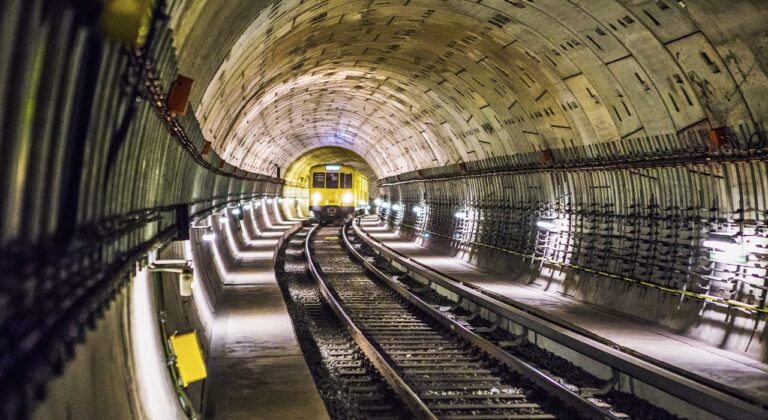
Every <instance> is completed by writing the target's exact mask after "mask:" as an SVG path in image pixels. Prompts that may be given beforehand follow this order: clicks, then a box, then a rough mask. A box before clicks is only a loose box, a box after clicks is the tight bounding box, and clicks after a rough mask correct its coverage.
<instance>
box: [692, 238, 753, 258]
mask: <svg viewBox="0 0 768 420" xmlns="http://www.w3.org/2000/svg"><path fill="white" fill-rule="evenodd" d="M701 246H703V247H704V248H710V251H709V259H710V260H711V261H716V262H722V263H727V264H744V263H746V262H747V253H746V252H744V246H743V244H741V243H739V242H737V241H736V238H734V237H733V236H731V235H727V234H717V233H710V234H709V235H707V239H705V240H704V241H703V242H702V243H701Z"/></svg>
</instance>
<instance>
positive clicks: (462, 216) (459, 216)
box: [454, 210, 469, 219]
mask: <svg viewBox="0 0 768 420" xmlns="http://www.w3.org/2000/svg"><path fill="white" fill-rule="evenodd" d="M468 216H469V213H467V211H466V210H459V211H457V212H456V214H454V217H456V218H457V219H466V218H467V217H468Z"/></svg>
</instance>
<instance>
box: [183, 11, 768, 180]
mask: <svg viewBox="0 0 768 420" xmlns="http://www.w3.org/2000/svg"><path fill="white" fill-rule="evenodd" d="M696 3H697V4H687V5H686V3H682V2H680V3H673V2H663V1H617V0H598V1H596V0H590V1H540V0H537V1H531V0H529V1H478V2H474V1H473V2H470V1H402V2H396V3H395V2H375V1H373V2H372V1H348V0H337V1H303V2H302V1H275V2H259V3H258V5H254V4H253V2H250V1H239V2H229V1H227V2H219V1H213V0H211V1H208V2H204V3H203V2H195V4H194V5H190V6H189V7H187V8H183V9H182V11H181V12H180V14H179V16H177V17H176V18H175V20H176V21H177V24H176V26H177V29H176V30H177V35H178V36H177V38H178V39H177V48H178V51H179V55H180V57H179V58H180V65H181V67H182V71H184V72H187V73H188V74H190V75H192V76H193V77H195V78H196V80H197V82H196V83H197V84H196V87H195V92H194V98H193V103H194V108H195V109H196V114H197V116H198V118H199V119H200V120H201V123H202V126H203V131H204V134H205V136H206V137H207V139H208V140H209V141H211V142H212V143H213V147H214V148H215V149H216V150H217V151H218V152H219V153H220V154H221V155H222V156H223V157H224V158H225V159H227V160H228V161H229V162H230V163H232V164H234V165H236V166H239V167H241V168H243V169H246V170H249V171H255V172H261V173H270V172H272V170H273V168H274V166H275V165H284V164H287V163H288V162H292V161H294V160H296V159H297V158H299V157H300V156H301V155H302V154H304V153H306V152H307V151H309V150H312V149H315V148H318V147H323V146H336V147H341V148H346V149H349V150H352V151H354V152H356V153H358V154H360V155H361V156H363V157H364V158H365V159H366V160H367V161H368V162H369V163H370V165H371V167H372V169H373V171H374V172H375V173H376V176H377V177H379V178H381V177H386V176H390V175H394V174H398V173H402V172H407V171H411V170H415V169H420V168H427V167H435V166H442V165H446V164H450V163H456V162H462V161H465V162H466V161H474V160H480V159H485V158H490V157H494V156H503V155H514V154H517V153H525V152H530V151H536V150H545V149H556V148H564V147H570V146H579V145H589V144H595V143H601V142H610V141H616V140H619V139H624V138H631V137H643V136H647V135H660V134H670V133H675V132H682V131H685V130H690V129H701V128H703V129H708V128H711V127H719V126H724V125H734V124H737V123H740V122H744V121H765V120H766V118H765V117H766V115H765V114H766V112H767V111H766V110H768V106H766V104H765V103H764V102H765V99H764V98H765V97H768V95H766V94H768V91H766V90H767V89H768V80H766V76H765V74H766V72H765V71H764V70H765V69H766V68H768V65H766V62H765V60H766V57H768V54H762V55H761V54H760V51H759V50H760V48H762V47H760V46H753V45H748V44H746V42H745V40H748V39H749V36H748V35H745V33H749V32H750V31H765V28H764V25H763V24H762V23H761V22H764V21H765V19H766V18H768V16H767V15H768V13H767V12H766V10H765V8H760V7H759V5H758V3H759V2H751V3H750V2H741V3H739V5H738V7H737V8H731V9H729V10H727V13H724V12H725V10H723V9H724V8H725V5H723V4H722V3H723V2H720V1H714V0H713V1H706V2H696ZM683 6H685V7H683ZM214 9H215V10H216V13H213V12H212V10H214ZM221 22H227V25H222V24H220V23H221ZM230 22H231V24H230ZM736 22H738V25H736ZM200 27H205V28H209V29H208V30H207V31H195V28H200ZM739 32H740V33H741V34H742V35H741V36H739V37H737V38H734V36H733V35H734V34H735V33H739ZM211 63H214V64H211ZM755 68H757V69H759V70H760V71H757V70H756V71H750V69H755ZM745 92H748V94H746V93H745ZM340 157H341V156H340ZM329 159H331V157H330V156H329ZM336 160H338V159H336Z"/></svg>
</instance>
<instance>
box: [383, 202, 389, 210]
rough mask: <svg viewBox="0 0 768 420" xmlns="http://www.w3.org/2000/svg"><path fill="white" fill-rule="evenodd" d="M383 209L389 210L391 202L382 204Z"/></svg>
mask: <svg viewBox="0 0 768 420" xmlns="http://www.w3.org/2000/svg"><path fill="white" fill-rule="evenodd" d="M381 208H383V209H388V208H389V201H384V202H382V203H381Z"/></svg>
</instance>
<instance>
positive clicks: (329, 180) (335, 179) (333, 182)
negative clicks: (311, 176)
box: [325, 172, 339, 188]
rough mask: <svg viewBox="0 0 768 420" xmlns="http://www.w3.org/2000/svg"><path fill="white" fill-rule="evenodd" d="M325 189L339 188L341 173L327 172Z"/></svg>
mask: <svg viewBox="0 0 768 420" xmlns="http://www.w3.org/2000/svg"><path fill="white" fill-rule="evenodd" d="M325 188H339V173H338V172H326V174H325Z"/></svg>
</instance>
